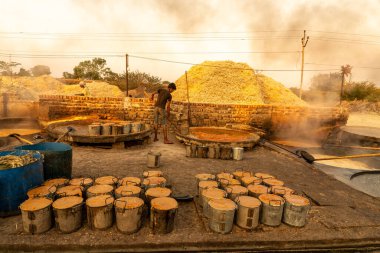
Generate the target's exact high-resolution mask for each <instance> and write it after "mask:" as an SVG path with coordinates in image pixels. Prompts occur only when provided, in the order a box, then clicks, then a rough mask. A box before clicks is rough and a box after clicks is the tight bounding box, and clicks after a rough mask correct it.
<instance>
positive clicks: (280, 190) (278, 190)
mask: <svg viewBox="0 0 380 253" xmlns="http://www.w3.org/2000/svg"><path fill="white" fill-rule="evenodd" d="M270 192H271V193H273V194H276V195H279V196H281V197H283V196H285V195H291V194H293V193H294V192H295V191H294V190H293V189H290V188H288V187H285V186H280V185H275V186H272V187H271V188H270Z"/></svg>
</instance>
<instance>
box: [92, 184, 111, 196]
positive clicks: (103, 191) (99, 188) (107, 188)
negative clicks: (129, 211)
mask: <svg viewBox="0 0 380 253" xmlns="http://www.w3.org/2000/svg"><path fill="white" fill-rule="evenodd" d="M113 193H114V189H113V187H112V186H111V185H101V184H100V185H94V186H91V187H89V188H88V189H87V191H86V197H87V198H92V197H95V196H100V195H109V196H113Z"/></svg>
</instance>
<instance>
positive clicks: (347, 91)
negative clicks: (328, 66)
mask: <svg viewBox="0 0 380 253" xmlns="http://www.w3.org/2000/svg"><path fill="white" fill-rule="evenodd" d="M343 100H348V101H353V100H368V101H370V102H378V101H380V88H378V87H376V85H375V84H374V83H372V82H352V83H348V84H347V85H346V86H345V87H344V90H343Z"/></svg>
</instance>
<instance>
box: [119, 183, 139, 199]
mask: <svg viewBox="0 0 380 253" xmlns="http://www.w3.org/2000/svg"><path fill="white" fill-rule="evenodd" d="M140 194H141V188H140V187H138V186H136V185H121V186H119V187H118V188H116V190H115V198H116V199H118V198H121V197H140Z"/></svg>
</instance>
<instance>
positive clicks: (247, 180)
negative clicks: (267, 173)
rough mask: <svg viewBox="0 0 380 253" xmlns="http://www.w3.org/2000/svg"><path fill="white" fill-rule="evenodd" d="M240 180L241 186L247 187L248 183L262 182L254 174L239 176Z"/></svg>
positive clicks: (256, 183)
mask: <svg viewBox="0 0 380 253" xmlns="http://www.w3.org/2000/svg"><path fill="white" fill-rule="evenodd" d="M240 182H241V184H242V185H243V186H245V187H248V185H251V184H253V185H258V184H261V183H262V182H263V180H262V179H261V178H258V177H255V176H249V177H242V178H240Z"/></svg>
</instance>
